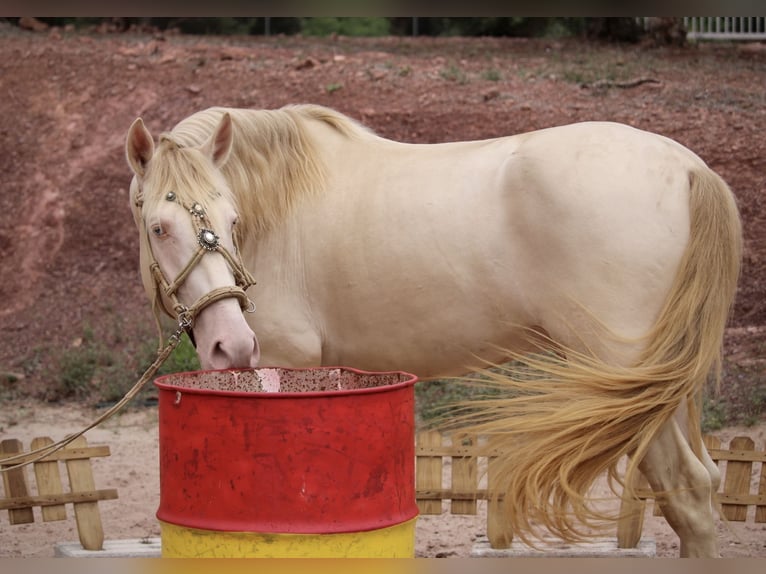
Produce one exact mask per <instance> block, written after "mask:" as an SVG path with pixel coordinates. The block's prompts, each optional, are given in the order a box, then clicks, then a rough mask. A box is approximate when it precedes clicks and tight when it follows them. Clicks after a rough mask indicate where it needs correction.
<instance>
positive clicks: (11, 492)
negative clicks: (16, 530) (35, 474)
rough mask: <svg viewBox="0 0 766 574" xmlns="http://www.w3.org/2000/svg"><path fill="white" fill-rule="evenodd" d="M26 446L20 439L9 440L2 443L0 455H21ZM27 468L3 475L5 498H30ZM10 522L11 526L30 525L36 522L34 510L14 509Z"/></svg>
mask: <svg viewBox="0 0 766 574" xmlns="http://www.w3.org/2000/svg"><path fill="white" fill-rule="evenodd" d="M23 451H24V445H22V444H21V441H20V440H19V439H15V438H9V439H5V440H3V441H2V442H0V454H20V453H21V452H23ZM26 468H27V467H25V466H22V467H21V468H15V469H13V470H9V471H8V472H4V473H3V486H4V487H5V496H6V497H8V498H16V497H26V496H29V489H28V488H27V477H26ZM8 521H9V522H10V523H11V524H29V523H31V522H34V521H35V515H34V513H33V511H32V508H13V509H10V510H8Z"/></svg>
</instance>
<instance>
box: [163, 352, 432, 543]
mask: <svg viewBox="0 0 766 574" xmlns="http://www.w3.org/2000/svg"><path fill="white" fill-rule="evenodd" d="M416 381H417V378H416V377H415V376H414V375H411V374H409V373H404V372H365V371H360V370H357V369H352V368H346V367H322V368H311V369H287V368H256V369H237V370H223V371H194V372H186V373H176V374H171V375H165V376H162V377H159V378H157V379H156V381H155V385H156V386H157V387H158V389H159V442H160V504H159V508H158V510H157V518H158V519H159V521H160V525H161V530H162V536H161V539H162V555H163V557H204V556H210V557H242V558H244V557H270V558H277V557H312V558H318V557H412V556H414V536H415V534H414V533H415V521H416V519H417V514H418V509H417V504H416V501H415V475H414V472H415V469H414V466H415V438H414V384H415V382H416Z"/></svg>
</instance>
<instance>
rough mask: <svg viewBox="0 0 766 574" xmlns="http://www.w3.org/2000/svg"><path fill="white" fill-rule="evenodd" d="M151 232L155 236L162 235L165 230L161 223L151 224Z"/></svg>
mask: <svg viewBox="0 0 766 574" xmlns="http://www.w3.org/2000/svg"><path fill="white" fill-rule="evenodd" d="M152 233H153V234H154V236H155V237H162V236H163V235H165V232H164V231H163V230H162V226H161V225H153V226H152Z"/></svg>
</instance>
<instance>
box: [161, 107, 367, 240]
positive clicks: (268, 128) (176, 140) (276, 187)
mask: <svg viewBox="0 0 766 574" xmlns="http://www.w3.org/2000/svg"><path fill="white" fill-rule="evenodd" d="M225 112H228V113H229V114H230V115H231V119H232V126H233V132H234V137H233V147H232V151H231V155H230V156H229V159H228V160H227V162H226V164H225V165H224V166H223V167H222V168H221V172H222V174H223V176H224V178H225V179H226V181H227V183H228V185H229V187H230V189H231V191H232V193H233V196H234V197H232V198H230V199H231V200H232V201H233V202H234V204H235V206H236V208H237V211H238V212H239V215H240V221H241V223H242V225H240V226H239V229H240V230H244V231H245V232H247V233H248V234H251V235H252V236H256V237H257V236H259V235H260V234H262V233H263V232H264V231H266V230H268V229H271V228H273V227H274V226H275V225H277V224H278V223H279V222H280V221H282V220H283V219H284V217H285V216H286V215H287V214H288V213H289V212H290V211H291V210H292V208H293V207H294V206H295V205H296V204H297V202H299V201H301V200H302V199H305V198H306V197H309V196H311V195H313V194H316V193H318V192H320V191H321V190H322V189H323V188H324V182H325V176H326V174H325V170H324V166H323V165H322V164H321V162H320V161H319V157H318V155H317V151H316V145H315V143H314V142H313V141H312V139H311V138H310V136H309V134H308V132H307V129H306V124H307V122H309V121H312V120H313V121H319V122H321V123H323V124H325V125H327V126H329V127H331V128H332V129H333V130H335V131H336V132H338V133H339V134H341V135H343V136H345V137H349V138H359V137H365V136H367V137H370V136H372V137H375V136H374V134H373V133H372V132H371V131H370V130H368V129H367V128H365V127H364V126H362V125H361V124H359V123H357V122H355V121H354V120H352V119H351V118H348V117H346V116H344V115H342V114H340V113H338V112H335V111H334V110H331V109H329V108H325V107H322V106H315V105H291V106H285V107H283V108H281V109H279V110H242V109H232V108H220V107H216V108H209V109H207V110H203V111H201V112H198V113H195V114H193V115H192V116H189V117H188V118H186V119H185V120H183V121H181V122H180V123H179V124H178V125H176V126H175V127H174V128H173V130H172V131H171V132H170V133H165V134H162V136H161V137H160V149H159V150H158V153H161V154H162V156H164V157H167V158H168V161H163V162H159V163H162V164H163V166H164V169H166V170H167V171H168V173H167V174H166V176H173V177H176V178H178V179H176V180H175V181H183V182H186V183H188V184H190V185H189V188H190V189H194V188H196V189H199V186H200V185H202V186H208V187H210V184H211V178H212V176H211V174H209V173H205V171H206V170H205V169H204V168H202V167H199V166H201V165H203V162H201V161H200V162H195V161H189V162H188V163H186V164H185V165H184V166H180V167H179V162H176V161H173V160H172V158H173V156H174V154H172V153H164V151H169V150H172V149H173V148H174V147H175V148H177V149H178V150H181V151H185V148H187V147H192V146H199V145H200V144H202V143H204V142H205V141H206V140H207V139H208V138H209V137H210V135H211V134H212V132H213V130H214V129H215V127H216V126H217V125H218V122H219V121H220V119H221V117H222V116H223V114H224V113H225ZM177 155H181V156H183V154H176V156H177ZM185 157H186V158H187V159H191V155H186V156H185ZM200 159H201V158H200ZM165 164H167V165H165ZM190 167H191V168H192V169H191V170H189V168H190ZM184 170H189V171H190V173H186V172H185V171H184ZM160 181H163V180H160ZM211 189H212V188H211ZM174 191H176V192H177V193H179V192H181V193H183V191H182V190H174ZM189 199H190V200H192V201H201V200H202V201H201V202H202V203H204V199H205V197H202V198H200V197H197V198H189Z"/></svg>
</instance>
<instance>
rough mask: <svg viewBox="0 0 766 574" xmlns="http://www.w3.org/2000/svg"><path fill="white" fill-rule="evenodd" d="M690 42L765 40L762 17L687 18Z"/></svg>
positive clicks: (687, 35)
mask: <svg viewBox="0 0 766 574" xmlns="http://www.w3.org/2000/svg"><path fill="white" fill-rule="evenodd" d="M684 26H685V27H686V37H687V38H689V39H690V40H766V17H764V16H687V17H685V18H684Z"/></svg>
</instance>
